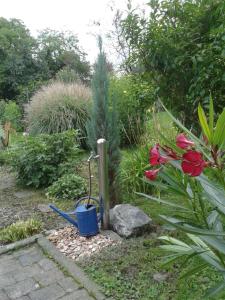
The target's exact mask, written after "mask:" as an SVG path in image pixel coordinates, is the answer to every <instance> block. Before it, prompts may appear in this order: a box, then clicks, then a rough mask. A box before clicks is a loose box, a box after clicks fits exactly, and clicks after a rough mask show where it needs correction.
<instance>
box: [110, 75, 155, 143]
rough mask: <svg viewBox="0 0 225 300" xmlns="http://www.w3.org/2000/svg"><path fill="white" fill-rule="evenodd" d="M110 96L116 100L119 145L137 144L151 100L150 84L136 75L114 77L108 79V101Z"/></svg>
mask: <svg viewBox="0 0 225 300" xmlns="http://www.w3.org/2000/svg"><path fill="white" fill-rule="evenodd" d="M112 97H115V99H116V101H117V109H118V113H119V126H120V131H121V138H120V139H121V145H122V146H125V145H133V144H138V143H139V140H140V136H141V134H142V133H143V131H144V122H145V118H146V111H147V109H148V108H149V107H150V105H151V103H152V102H153V100H152V88H151V86H150V85H149V84H146V82H144V81H142V80H141V79H140V78H139V77H138V76H131V75H129V76H123V77H121V78H115V77H114V78H111V80H110V101H112V100H111V99H112Z"/></svg>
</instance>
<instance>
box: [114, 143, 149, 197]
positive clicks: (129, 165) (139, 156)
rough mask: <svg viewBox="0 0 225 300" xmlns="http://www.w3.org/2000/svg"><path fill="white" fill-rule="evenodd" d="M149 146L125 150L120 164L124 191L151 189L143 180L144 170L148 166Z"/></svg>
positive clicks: (145, 190) (120, 175)
mask: <svg viewBox="0 0 225 300" xmlns="http://www.w3.org/2000/svg"><path fill="white" fill-rule="evenodd" d="M148 155H149V147H147V146H143V147H139V148H138V149H133V150H129V151H123V155H122V161H121V165H120V172H119V177H120V183H121V188H122V190H123V192H125V193H128V194H130V193H133V192H147V191H150V190H151V189H150V188H149V185H148V184H146V182H144V181H143V170H145V169H146V168H147V167H148V164H147V163H146V162H148Z"/></svg>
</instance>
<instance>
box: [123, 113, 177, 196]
mask: <svg viewBox="0 0 225 300" xmlns="http://www.w3.org/2000/svg"><path fill="white" fill-rule="evenodd" d="M147 117H148V119H147V120H146V122H145V127H144V129H143V130H144V133H143V135H142V136H140V144H139V147H138V148H134V149H127V150H124V151H123V153H122V160H121V164H120V172H119V174H120V182H121V187H122V190H123V193H125V195H126V196H127V194H129V197H130V196H131V195H132V194H134V192H143V193H147V192H152V191H153V189H152V187H150V186H149V184H148V183H146V182H145V181H143V170H147V169H148V166H149V165H148V158H149V148H150V147H152V146H153V145H154V144H156V143H160V144H161V143H162V144H163V143H164V142H165V140H164V138H166V139H167V140H170V141H171V140H175V137H176V135H177V129H176V128H175V126H174V125H173V122H172V121H171V119H170V117H169V116H168V115H167V113H166V112H159V113H152V114H149V115H148V116H147ZM146 144H147V145H146ZM126 196H125V197H126ZM124 200H126V199H124Z"/></svg>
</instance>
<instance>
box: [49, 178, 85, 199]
mask: <svg viewBox="0 0 225 300" xmlns="http://www.w3.org/2000/svg"><path fill="white" fill-rule="evenodd" d="M86 193H87V185H86V182H85V180H84V178H82V177H80V176H78V175H75V174H65V175H63V176H62V177H60V178H59V179H58V180H57V181H55V182H54V183H53V184H52V185H51V186H50V187H48V189H47V193H46V195H47V197H48V198H50V199H59V200H77V199H79V198H80V197H82V196H84V195H85V194H86Z"/></svg>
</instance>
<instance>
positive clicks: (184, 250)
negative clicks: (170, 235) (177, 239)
mask: <svg viewBox="0 0 225 300" xmlns="http://www.w3.org/2000/svg"><path fill="white" fill-rule="evenodd" d="M159 247H160V248H161V249H163V250H166V251H171V252H176V253H182V254H191V253H193V249H191V248H190V247H189V248H187V247H182V246H179V245H161V246H159Z"/></svg>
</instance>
